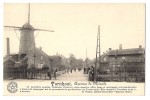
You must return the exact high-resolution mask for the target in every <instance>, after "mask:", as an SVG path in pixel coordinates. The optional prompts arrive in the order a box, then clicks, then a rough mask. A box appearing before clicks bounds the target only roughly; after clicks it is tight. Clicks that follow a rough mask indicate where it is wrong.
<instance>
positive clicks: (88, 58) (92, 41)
mask: <svg viewBox="0 0 150 100" xmlns="http://www.w3.org/2000/svg"><path fill="white" fill-rule="evenodd" d="M3 6H4V14H3V17H4V25H3V95H6V96H9V95H16V96H22V95H28V96H30V95H41V96H44V95H47V96H51V95H58V96H61V95H70V96H72V95H82V96H84V95H105V96H109V95H113V96H114V95H115V96H118V95H121V96H122V95H130V96H134V95H137V96H143V95H144V94H145V93H144V91H145V47H146V46H145V34H146V33H145V31H146V30H145V29H146V27H145V24H146V22H145V20H146V19H145V18H146V16H145V15H146V13H145V12H146V5H145V4H144V3H124V4H123V3H112V4H111V3H107V4H106V3H74V4H73V3H57V4H56V3H4V5H3Z"/></svg>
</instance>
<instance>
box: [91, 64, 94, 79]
mask: <svg viewBox="0 0 150 100" xmlns="http://www.w3.org/2000/svg"><path fill="white" fill-rule="evenodd" d="M91 81H94V67H93V66H91Z"/></svg>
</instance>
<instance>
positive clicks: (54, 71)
mask: <svg viewBox="0 0 150 100" xmlns="http://www.w3.org/2000/svg"><path fill="white" fill-rule="evenodd" d="M56 72H57V69H56V70H54V79H55V80H56Z"/></svg>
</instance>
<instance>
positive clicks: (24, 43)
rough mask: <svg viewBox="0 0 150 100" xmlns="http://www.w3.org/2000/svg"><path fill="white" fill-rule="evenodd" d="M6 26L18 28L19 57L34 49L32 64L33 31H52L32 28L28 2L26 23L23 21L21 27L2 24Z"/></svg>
mask: <svg viewBox="0 0 150 100" xmlns="http://www.w3.org/2000/svg"><path fill="white" fill-rule="evenodd" d="M4 27H8V28H14V29H17V30H20V44H19V56H20V57H19V58H20V59H22V58H24V57H25V56H26V55H27V54H28V52H29V50H30V49H32V50H33V51H34V55H33V57H34V64H35V38H34V31H46V32H54V31H53V30H45V29H38V28H34V27H33V26H32V25H31V24H30V4H29V5H28V19H27V23H25V24H24V25H23V26H22V27H18V26H4Z"/></svg>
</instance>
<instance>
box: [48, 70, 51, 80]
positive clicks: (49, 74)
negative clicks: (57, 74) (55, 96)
mask: <svg viewBox="0 0 150 100" xmlns="http://www.w3.org/2000/svg"><path fill="white" fill-rule="evenodd" d="M47 75H48V77H49V79H50V80H51V72H48V73H47Z"/></svg>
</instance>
